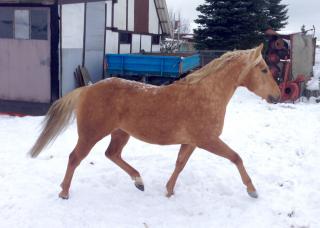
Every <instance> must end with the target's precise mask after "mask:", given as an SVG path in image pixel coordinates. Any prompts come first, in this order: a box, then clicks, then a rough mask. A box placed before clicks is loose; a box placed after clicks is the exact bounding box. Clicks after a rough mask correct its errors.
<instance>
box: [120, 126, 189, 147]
mask: <svg viewBox="0 0 320 228" xmlns="http://www.w3.org/2000/svg"><path fill="white" fill-rule="evenodd" d="M121 129H122V130H124V131H126V132H127V133H128V134H130V135H131V136H133V137H134V138H137V139H139V140H141V141H144V142H147V143H151V144H158V145H172V144H185V143H190V141H191V139H190V137H189V136H188V134H187V133H186V132H185V131H184V130H183V129H181V128H180V129H179V128H174V126H172V127H168V126H166V124H163V125H162V126H156V125H154V124H150V123H149V124H148V126H147V127H146V126H139V125H136V126H135V127H129V126H127V127H123V128H121Z"/></svg>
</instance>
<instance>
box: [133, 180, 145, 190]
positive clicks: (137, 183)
mask: <svg viewBox="0 0 320 228" xmlns="http://www.w3.org/2000/svg"><path fill="white" fill-rule="evenodd" d="M132 179H133V180H134V185H135V186H136V187H137V189H139V190H140V191H144V184H143V181H142V179H141V177H134V178H132Z"/></svg>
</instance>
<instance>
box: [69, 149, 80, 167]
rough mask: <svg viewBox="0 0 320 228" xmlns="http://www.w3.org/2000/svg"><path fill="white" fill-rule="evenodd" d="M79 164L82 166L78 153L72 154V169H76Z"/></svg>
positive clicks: (70, 161)
mask: <svg viewBox="0 0 320 228" xmlns="http://www.w3.org/2000/svg"><path fill="white" fill-rule="evenodd" d="M79 164H80V158H79V156H78V155H77V154H76V153H74V152H72V153H71V154H70V155H69V165H70V166H72V167H75V166H78V165H79Z"/></svg>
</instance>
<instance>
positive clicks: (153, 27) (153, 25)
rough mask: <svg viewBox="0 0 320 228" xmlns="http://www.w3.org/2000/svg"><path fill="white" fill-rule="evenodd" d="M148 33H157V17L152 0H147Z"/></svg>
mask: <svg viewBox="0 0 320 228" xmlns="http://www.w3.org/2000/svg"><path fill="white" fill-rule="evenodd" d="M149 33H152V34H158V33H159V18H158V14H157V10H156V6H155V4H154V0H149Z"/></svg>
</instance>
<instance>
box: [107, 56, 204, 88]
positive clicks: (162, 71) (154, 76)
mask: <svg viewBox="0 0 320 228" xmlns="http://www.w3.org/2000/svg"><path fill="white" fill-rule="evenodd" d="M105 61H106V68H107V74H108V75H109V76H116V77H121V78H125V79H131V80H143V81H145V82H147V83H150V84H165V83H170V82H172V81H175V80H177V79H179V78H180V77H182V76H184V75H186V74H187V73H188V72H190V71H192V70H194V69H195V68H198V67H199V66H200V55H199V54H194V55H183V56H177V55H171V56H169V55H158V54H153V53H152V54H107V55H106V58H105Z"/></svg>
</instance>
